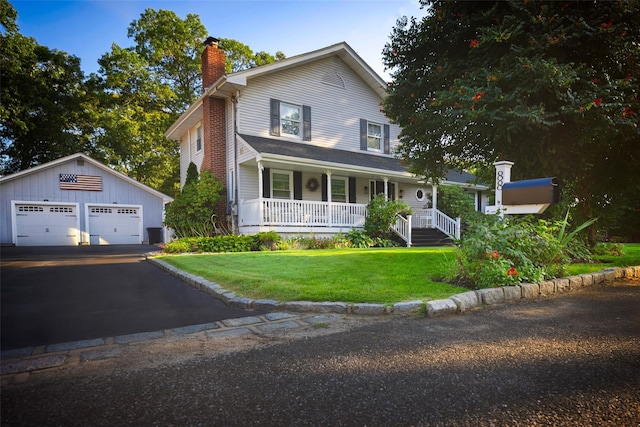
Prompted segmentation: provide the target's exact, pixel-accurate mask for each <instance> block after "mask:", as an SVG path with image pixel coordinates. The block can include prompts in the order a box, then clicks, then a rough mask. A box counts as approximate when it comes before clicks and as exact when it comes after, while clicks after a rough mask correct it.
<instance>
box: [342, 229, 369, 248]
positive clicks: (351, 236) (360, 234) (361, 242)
mask: <svg viewBox="0 0 640 427" xmlns="http://www.w3.org/2000/svg"><path fill="white" fill-rule="evenodd" d="M347 240H348V241H349V243H350V247H352V248H370V247H372V246H373V245H374V241H373V239H372V238H371V237H369V236H368V235H367V233H366V232H365V231H364V230H351V231H349V232H348V233H347Z"/></svg>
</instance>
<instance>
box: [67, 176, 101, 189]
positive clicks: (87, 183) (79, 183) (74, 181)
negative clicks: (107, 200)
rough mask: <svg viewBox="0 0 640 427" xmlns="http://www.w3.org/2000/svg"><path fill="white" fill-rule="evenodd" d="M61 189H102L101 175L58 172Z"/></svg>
mask: <svg viewBox="0 0 640 427" xmlns="http://www.w3.org/2000/svg"><path fill="white" fill-rule="evenodd" d="M60 189H61V190H85V191H102V177H101V176H89V175H76V174H75V173H61V174H60Z"/></svg>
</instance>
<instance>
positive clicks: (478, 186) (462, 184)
mask: <svg viewBox="0 0 640 427" xmlns="http://www.w3.org/2000/svg"><path fill="white" fill-rule="evenodd" d="M440 185H441V186H447V185H457V186H458V187H464V188H469V189H471V190H488V189H489V187H487V186H486V185H483V184H470V183H468V182H458V181H442V182H441V183H440Z"/></svg>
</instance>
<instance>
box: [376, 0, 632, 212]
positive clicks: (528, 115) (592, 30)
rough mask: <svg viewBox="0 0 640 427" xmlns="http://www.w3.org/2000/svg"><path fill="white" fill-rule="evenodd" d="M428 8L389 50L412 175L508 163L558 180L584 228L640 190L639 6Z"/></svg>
mask: <svg viewBox="0 0 640 427" xmlns="http://www.w3.org/2000/svg"><path fill="white" fill-rule="evenodd" d="M422 5H423V7H425V8H426V16H425V17H424V18H422V19H420V20H418V19H415V18H411V19H407V18H404V19H401V20H399V21H398V24H397V26H396V27H395V28H394V30H393V32H392V34H391V39H390V42H389V43H388V44H387V45H386V46H385V48H384V51H383V56H384V61H385V64H386V66H387V67H388V68H389V69H391V71H392V77H393V80H394V81H393V82H392V84H391V85H390V87H389V96H388V98H387V99H386V100H385V102H384V111H385V112H386V114H387V115H388V117H389V118H390V119H392V120H394V121H395V122H397V123H398V124H399V125H401V126H402V128H403V130H402V135H401V147H400V150H399V153H400V155H401V156H403V157H404V158H406V159H407V160H408V162H409V164H410V165H411V167H412V168H413V170H414V172H416V173H419V174H423V175H425V176H427V177H431V178H434V179H439V178H440V177H442V176H443V175H444V174H445V173H446V171H447V170H449V169H451V168H472V167H475V166H481V167H482V166H483V167H486V166H487V165H488V164H491V163H492V162H493V161H495V160H500V159H502V160H513V161H514V162H516V166H515V167H514V170H513V173H514V178H515V179H523V178H534V177H540V176H558V177H559V178H561V180H562V182H563V184H564V188H565V191H564V193H565V195H567V196H569V197H568V199H571V200H572V201H573V200H575V199H577V200H578V201H579V205H580V210H581V213H582V216H583V217H593V216H599V217H601V218H605V219H606V217H607V215H609V212H611V211H612V210H613V209H616V208H617V207H620V206H623V205H625V204H627V203H626V202H627V201H628V200H629V197H630V196H631V195H632V194H633V193H634V192H637V183H638V182H640V171H639V170H638V167H637V165H638V164H640V150H639V149H638V142H639V141H640V127H639V126H638V125H639V119H638V117H639V116H638V114H639V113H640V98H639V96H640V84H639V81H640V80H639V79H640V48H639V43H640V26H639V25H638V22H640V2H638V1H637V0H623V1H618V2H604V1H603V2H600V1H597V2H587V1H565V2H555V1H533V0H532V1H524V2H523V1H520V0H508V1H493V2H468V1H446V0H422ZM636 200H637V198H636ZM638 208H640V206H632V207H631V208H630V209H631V210H630V212H633V211H634V210H635V209H638ZM635 214H636V215H637V211H636V213H635ZM606 223H607V221H606V220H605V221H602V220H601V221H599V224H600V225H603V224H606Z"/></svg>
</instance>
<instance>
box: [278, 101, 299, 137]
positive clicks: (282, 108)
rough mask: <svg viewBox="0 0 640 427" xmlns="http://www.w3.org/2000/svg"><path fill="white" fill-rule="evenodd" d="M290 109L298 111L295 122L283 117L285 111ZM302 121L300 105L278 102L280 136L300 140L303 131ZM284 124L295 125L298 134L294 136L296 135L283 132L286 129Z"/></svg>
mask: <svg viewBox="0 0 640 427" xmlns="http://www.w3.org/2000/svg"><path fill="white" fill-rule="evenodd" d="M290 108H293V109H296V110H298V119H297V120H296V119H291V118H286V117H285V115H284V111H285V109H290ZM302 119H303V117H302V105H296V104H289V103H287V102H280V135H281V136H285V137H290V138H296V139H302V133H303V132H304V129H303V126H304V124H303V121H302ZM285 122H291V123H296V124H297V125H298V133H297V134H296V133H290V132H285V129H286V128H285Z"/></svg>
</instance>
